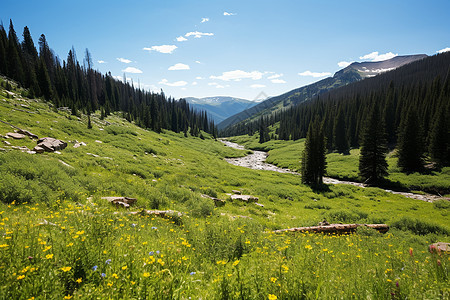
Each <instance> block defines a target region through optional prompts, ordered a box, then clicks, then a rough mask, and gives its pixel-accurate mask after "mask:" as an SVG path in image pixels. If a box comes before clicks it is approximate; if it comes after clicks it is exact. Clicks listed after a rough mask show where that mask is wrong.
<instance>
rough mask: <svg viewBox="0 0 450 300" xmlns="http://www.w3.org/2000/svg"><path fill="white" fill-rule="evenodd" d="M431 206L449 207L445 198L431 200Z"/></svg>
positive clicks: (449, 204) (449, 203) (449, 202)
mask: <svg viewBox="0 0 450 300" xmlns="http://www.w3.org/2000/svg"><path fill="white" fill-rule="evenodd" d="M433 207H434V208H436V209H449V208H450V201H447V200H438V201H434V202H433Z"/></svg>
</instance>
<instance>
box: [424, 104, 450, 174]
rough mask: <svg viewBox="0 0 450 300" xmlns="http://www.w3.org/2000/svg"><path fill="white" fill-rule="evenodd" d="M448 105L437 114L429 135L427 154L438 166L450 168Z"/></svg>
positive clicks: (449, 113)
mask: <svg viewBox="0 0 450 300" xmlns="http://www.w3.org/2000/svg"><path fill="white" fill-rule="evenodd" d="M449 120H450V105H447V109H441V110H440V111H439V112H437V118H436V120H435V122H434V124H433V128H432V130H431V133H430V146H429V152H430V156H431V159H432V160H433V161H434V162H435V163H436V164H437V165H438V166H439V167H446V166H450V121H449Z"/></svg>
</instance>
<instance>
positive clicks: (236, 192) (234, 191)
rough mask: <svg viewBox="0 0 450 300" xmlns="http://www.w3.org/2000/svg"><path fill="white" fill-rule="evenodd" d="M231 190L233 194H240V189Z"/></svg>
mask: <svg viewBox="0 0 450 300" xmlns="http://www.w3.org/2000/svg"><path fill="white" fill-rule="evenodd" d="M231 192H233V194H235V195H240V194H242V193H241V191H238V190H232V191H231Z"/></svg>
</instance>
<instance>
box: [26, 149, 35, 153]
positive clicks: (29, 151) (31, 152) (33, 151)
mask: <svg viewBox="0 0 450 300" xmlns="http://www.w3.org/2000/svg"><path fill="white" fill-rule="evenodd" d="M27 153H28V154H36V151H31V150H30V151H27Z"/></svg>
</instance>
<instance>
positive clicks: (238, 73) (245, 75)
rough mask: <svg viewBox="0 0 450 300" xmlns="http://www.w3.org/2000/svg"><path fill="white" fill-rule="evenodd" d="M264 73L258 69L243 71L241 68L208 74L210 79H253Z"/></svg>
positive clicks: (259, 77) (257, 78)
mask: <svg viewBox="0 0 450 300" xmlns="http://www.w3.org/2000/svg"><path fill="white" fill-rule="evenodd" d="M263 75H264V73H261V72H259V71H252V72H245V71H242V70H234V71H228V72H223V73H222V75H220V76H210V77H209V78H211V79H220V80H223V81H230V80H233V81H241V80H242V79H253V80H259V79H261V78H262V76H263Z"/></svg>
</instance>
